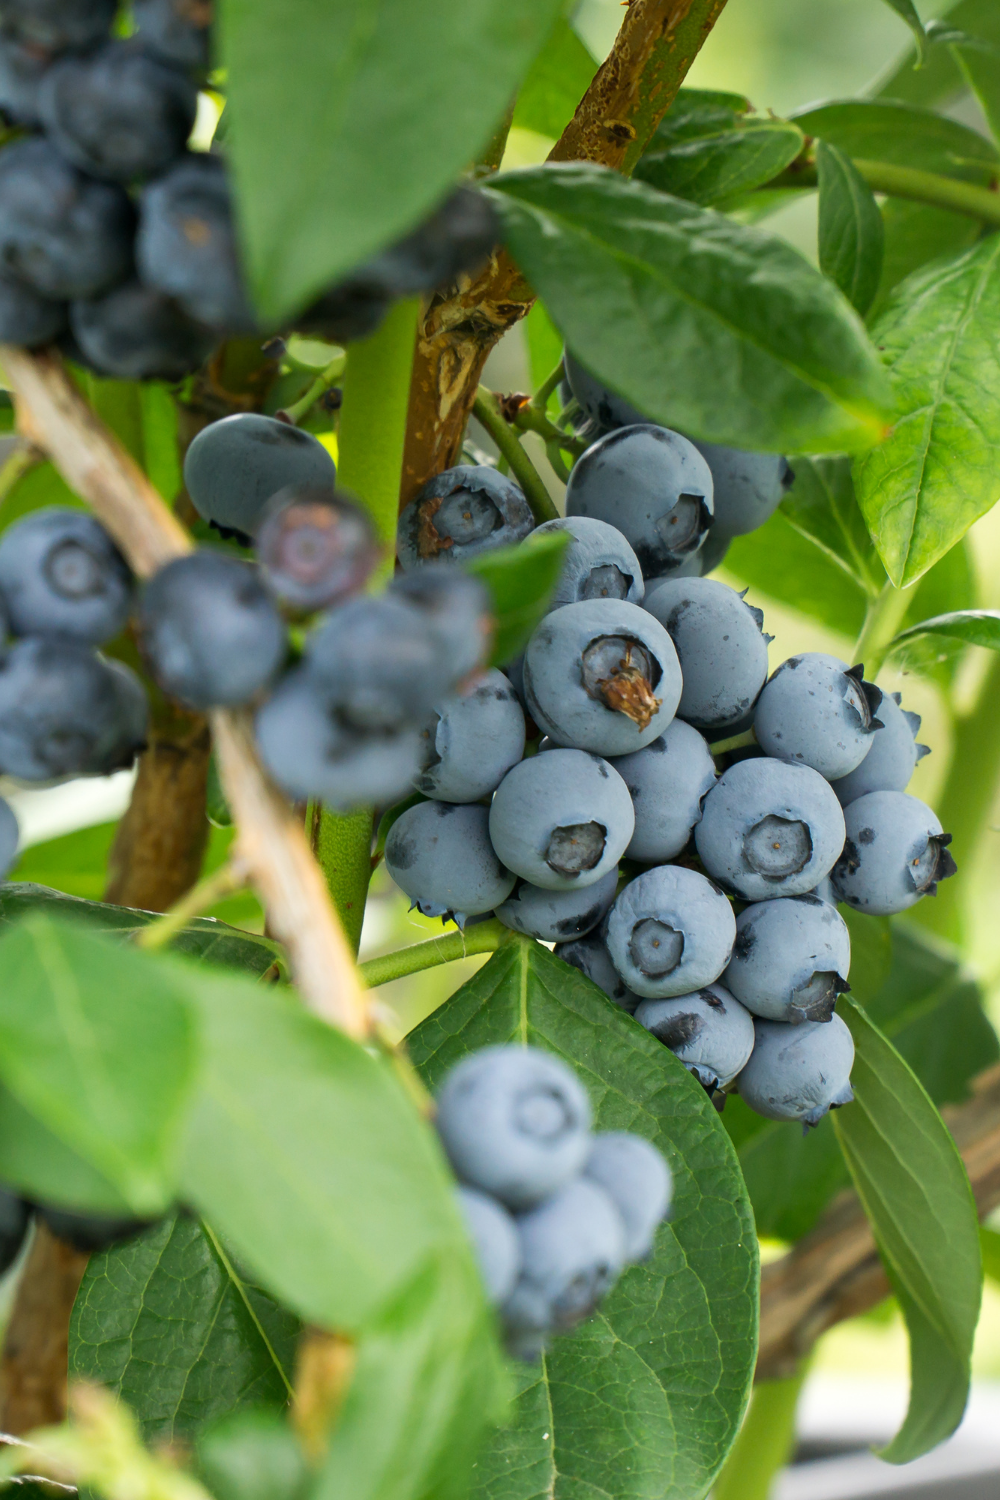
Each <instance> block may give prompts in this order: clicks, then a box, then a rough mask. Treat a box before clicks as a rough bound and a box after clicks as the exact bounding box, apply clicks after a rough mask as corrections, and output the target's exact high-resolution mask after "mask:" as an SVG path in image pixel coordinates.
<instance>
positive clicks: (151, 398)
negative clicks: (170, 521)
mask: <svg viewBox="0 0 1000 1500" xmlns="http://www.w3.org/2000/svg"><path fill="white" fill-rule="evenodd" d="M81 381H82V384H83V387H84V394H85V395H86V397H87V400H88V402H89V403H90V405H91V406H92V407H93V409H94V411H95V412H96V413H97V415H98V416H99V417H100V419H101V421H102V422H104V423H105V425H106V426H108V427H110V428H111V430H112V432H113V433H114V434H115V436H116V437H118V438H119V439H120V440H121V442H122V443H123V444H124V446H125V447H126V448H127V449H128V451H129V453H131V455H132V457H133V458H134V459H135V461H136V463H137V464H138V465H139V467H140V468H141V469H142V470H144V472H145V473H146V474H148V475H149V478H150V479H151V480H152V482H153V484H154V486H155V487H156V489H158V490H159V492H160V494H161V495H162V496H163V498H164V500H166V501H167V502H168V503H169V502H170V501H172V500H173V499H174V498H175V496H176V495H177V493H178V491H179V490H180V488H181V486H182V484H183V482H184V481H183V476H182V474H181V465H180V456H179V450H178V433H177V408H176V406H175V405H174V399H173V396H172V394H171V392H170V388H169V386H166V385H162V384H159V383H158V382H155V381H150V382H148V383H147V382H142V383H140V382H138V381H135V380H105V379H103V378H102V377H101V376H99V375H92V374H90V373H89V372H87V373H84V374H83V375H82V376H81Z"/></svg>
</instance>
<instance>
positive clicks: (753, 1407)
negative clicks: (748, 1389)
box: [712, 1361, 808, 1500]
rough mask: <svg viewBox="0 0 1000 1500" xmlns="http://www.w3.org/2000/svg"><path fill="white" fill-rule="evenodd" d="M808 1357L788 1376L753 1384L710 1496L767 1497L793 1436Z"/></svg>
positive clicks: (722, 1499)
mask: <svg viewBox="0 0 1000 1500" xmlns="http://www.w3.org/2000/svg"><path fill="white" fill-rule="evenodd" d="M807 1365H808V1361H804V1362H803V1364H802V1365H801V1367H800V1368H799V1370H798V1371H797V1373H796V1374H795V1375H792V1376H790V1377H789V1378H788V1379H787V1380H762V1381H761V1382H760V1384H759V1385H755V1386H754V1390H753V1396H752V1397H751V1400H750V1407H749V1409H748V1411H747V1414H746V1416H745V1418H744V1419H743V1426H742V1427H741V1428H740V1431H739V1436H738V1437H737V1439H736V1442H735V1443H734V1444H733V1446H732V1448H731V1449H730V1451H729V1457H728V1458H727V1459H726V1462H725V1465H724V1466H723V1469H722V1472H721V1473H720V1475H719V1477H718V1479H717V1480H716V1481H715V1485H714V1487H713V1489H712V1495H713V1500H767V1497H768V1495H769V1494H770V1493H771V1488H772V1485H773V1483H774V1480H775V1478H776V1477H777V1474H778V1471H779V1470H780V1469H781V1468H783V1467H784V1465H785V1463H786V1461H787V1459H788V1457H789V1454H790V1453H791V1451H792V1445H793V1443H794V1440H795V1412H796V1408H797V1407H798V1404H799V1393H800V1391H801V1390H802V1383H803V1381H804V1379H805V1376H806V1368H807Z"/></svg>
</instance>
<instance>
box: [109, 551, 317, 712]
mask: <svg viewBox="0 0 1000 1500" xmlns="http://www.w3.org/2000/svg"><path fill="white" fill-rule="evenodd" d="M138 628H139V635H140V639H141V643H142V649H143V652H144V653H145V655H146V657H147V658H148V660H149V662H150V665H151V666H152V669H153V675H154V676H155V677H156V680H157V682H158V683H159V684H160V686H161V687H162V688H163V690H164V692H166V693H169V694H170V696H171V697H172V698H177V699H179V701H180V702H181V703H185V704H187V705H188V707H189V708H200V709H205V708H219V707H222V706H233V705H235V704H239V703H247V702H249V700H250V699H251V698H253V697H255V696H256V694H257V693H259V692H260V691H261V690H262V689H263V688H265V687H267V686H268V684H269V683H270V682H271V681H273V679H274V678H275V677H276V676H277V674H278V672H279V671H280V669H281V665H282V663H283V661H284V659H285V654H286V651H287V649H288V647H287V640H286V634H285V625H284V622H283V620H282V618H281V616H280V615H279V613H278V611H277V609H276V608H275V606H274V603H273V601H272V600H271V598H270V596H269V594H268V592H267V590H266V589H265V588H264V585H263V583H262V581H261V577H260V573H259V571H258V570H257V569H256V568H255V567H253V565H252V564H250V563H245V562H242V561H241V560H240V559H239V558H235V557H228V556H226V555H225V554H224V553H221V552H212V551H210V550H209V549H208V548H203V549H201V550H200V551H198V552H191V553H189V554H188V555H187V556H186V557H178V558H175V560H174V561H173V562H169V563H167V565H166V567H164V568H160V570H159V571H158V572H157V573H154V574H153V577H152V578H151V579H150V580H149V582H148V583H147V584H146V586H145V588H144V589H143V591H142V596H141V600H140V604H139V618H138Z"/></svg>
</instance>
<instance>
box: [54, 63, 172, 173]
mask: <svg viewBox="0 0 1000 1500" xmlns="http://www.w3.org/2000/svg"><path fill="white" fill-rule="evenodd" d="M38 99H39V108H40V111H41V116H42V124H43V125H44V127H45V130H46V133H47V134H48V137H49V139H50V140H51V142H52V144H53V145H54V146H55V147H56V148H57V149H58V150H59V151H61V152H62V154H63V156H65V158H66V160H67V161H71V162H72V163H73V165H74V166H75V167H79V168H80V170H81V172H89V173H90V175H91V176H92V177H106V178H108V179H110V180H111V181H112V182H126V183H127V182H133V181H134V180H135V179H136V178H138V177H149V176H152V175H153V174H154V173H156V172H162V171H163V170H164V169H165V168H166V167H168V166H169V165H170V163H171V162H172V161H173V159H174V157H175V156H177V155H178V154H179V153H180V152H181V151H183V149H184V143H185V142H186V140H187V138H188V136H189V135H190V134H191V128H192V126H193V125H194V119H195V114H196V113H197V109H198V92H197V90H196V88H195V86H194V84H193V83H192V82H191V80H190V79H189V78H187V77H186V76H185V74H184V73H182V72H180V71H179V69H177V68H173V67H171V66H170V65H169V64H168V63H164V62H161V61H160V59H159V58H156V57H152V56H150V54H149V53H148V52H146V51H144V50H143V49H142V48H141V47H138V46H136V44H135V43H134V42H108V43H106V45H105V46H103V47H101V48H100V49H99V50H98V51H97V52H91V53H88V54H87V55H86V56H84V57H64V58H61V59H59V60H58V61H57V62H55V63H53V65H52V67H51V68H49V70H48V72H47V73H46V75H45V78H44V80H43V82H42V84H41V88H40V90H39V95H38Z"/></svg>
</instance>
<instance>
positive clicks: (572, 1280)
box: [501, 1177, 626, 1359]
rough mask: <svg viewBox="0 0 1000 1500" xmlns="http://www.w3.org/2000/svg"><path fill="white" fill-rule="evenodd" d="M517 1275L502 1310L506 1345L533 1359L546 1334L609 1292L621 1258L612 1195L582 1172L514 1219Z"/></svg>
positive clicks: (578, 1318) (579, 1318)
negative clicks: (518, 1247)
mask: <svg viewBox="0 0 1000 1500" xmlns="http://www.w3.org/2000/svg"><path fill="white" fill-rule="evenodd" d="M517 1229H518V1235H519V1238H520V1241H521V1274H520V1276H519V1278H518V1281H517V1285H516V1286H515V1287H514V1290H513V1292H512V1293H511V1295H510V1296H509V1297H508V1299H507V1301H506V1302H505V1303H504V1305H503V1308H502V1309H501V1316H502V1317H503V1321H504V1324H505V1327H506V1328H507V1330H508V1335H509V1347H510V1349H511V1352H512V1353H513V1354H514V1355H516V1356H517V1357H518V1358H520V1359H536V1358H537V1357H538V1355H539V1354H540V1353H541V1350H542V1347H543V1345H544V1341H545V1336H546V1334H549V1333H562V1332H565V1331H567V1330H568V1329H570V1328H575V1327H576V1325H577V1324H578V1323H582V1322H583V1320H584V1319H585V1318H589V1317H590V1316H591V1314H592V1313H593V1312H594V1311H595V1310H596V1308H597V1305H598V1303H599V1302H600V1301H601V1299H602V1298H603V1297H605V1296H606V1295H607V1293H608V1292H610V1290H611V1288H612V1287H613V1286H614V1284H615V1282H616V1281H617V1280H618V1277H619V1276H620V1275H621V1272H622V1270H623V1269H624V1266H625V1262H626V1254H625V1241H626V1234H625V1225H624V1223H623V1222H622V1216H621V1214H620V1213H619V1211H618V1208H617V1206H616V1205H615V1203H614V1201H613V1200H612V1198H611V1197H610V1196H609V1194H608V1193H607V1192H605V1190H604V1189H603V1188H602V1187H599V1186H598V1184H597V1183H596V1182H592V1181H591V1180H590V1179H589V1178H587V1177H580V1178H578V1179H577V1180H576V1182H571V1183H570V1184H569V1186H568V1187H565V1188H563V1190H562V1191H561V1192H560V1193H557V1194H556V1195H555V1196H554V1197H552V1198H549V1199H547V1201H546V1202H544V1203H541V1204H539V1206H538V1207H537V1208H535V1209H532V1210H531V1211H530V1212H528V1213H524V1214H521V1215H520V1216H519V1218H518V1221H517Z"/></svg>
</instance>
